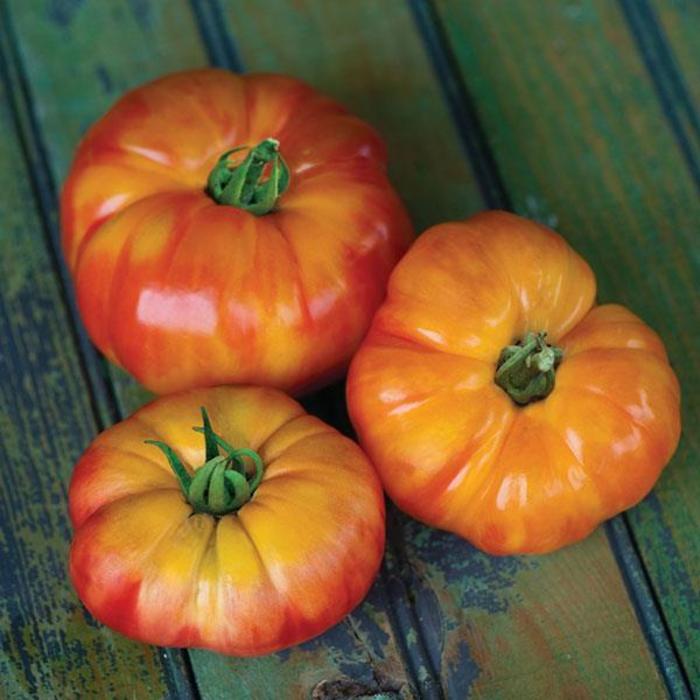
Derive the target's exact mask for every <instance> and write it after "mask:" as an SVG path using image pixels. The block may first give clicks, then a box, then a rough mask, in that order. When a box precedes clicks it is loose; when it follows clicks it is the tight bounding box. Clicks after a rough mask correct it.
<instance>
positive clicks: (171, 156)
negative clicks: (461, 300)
mask: <svg viewBox="0 0 700 700" xmlns="http://www.w3.org/2000/svg"><path fill="white" fill-rule="evenodd" d="M385 167H386V153H385V148H384V145H383V143H382V141H381V139H380V138H379V136H378V135H377V134H376V132H375V131H374V130H373V129H372V128H371V127H370V126H368V125H367V124H366V123H364V122H363V121H361V120H360V119H358V118H357V117H354V116H352V115H351V114H349V113H348V112H347V111H346V110H345V109H343V108H342V107H341V106H340V105H338V104H337V103H336V102H334V101H333V100H331V99H329V98H327V97H324V96H323V95H320V94H319V93H317V92H315V91H314V90H313V89H311V88H310V87H309V86H307V85H305V84H304V83H302V82H300V81H298V80H295V79H293V78H289V77H284V76H280V75H263V74H258V75H244V76H241V75H236V74H233V73H230V72H227V71H224V70H217V69H202V70H194V71H188V72H184V73H179V74H175V75H170V76H167V77H164V78H161V79H159V80H156V81H155V82H152V83H149V84H147V85H145V86H143V87H140V88H138V89H136V90H133V91H132V92H129V93H128V94H126V95H125V96H124V97H122V98H121V99H120V100H119V101H118V102H117V103H116V104H115V105H114V107H113V108H112V109H111V110H110V111H109V112H108V113H107V114H106V115H105V116H104V117H102V119H100V120H99V121H98V122H97V123H96V124H95V125H94V126H93V127H92V128H91V129H90V130H89V131H88V133H87V135H86V136H85V138H84V139H83V141H82V143H81V144H80V147H79V148H78V151H77V154H76V157H75V161H74V163H73V165H72V168H71V170H70V173H69V175H68V179H67V181H66V183H65V186H64V188H63V192H62V198H61V222H62V231H63V248H64V252H65V257H66V259H67V261H68V265H69V267H70V270H71V272H72V274H73V277H74V281H75V286H76V290H77V298H78V305H79V308H80V312H81V314H82V317H83V320H84V322H85V325H86V327H87V330H88V332H89V334H90V337H91V338H92V340H93V341H94V342H95V344H96V345H97V346H98V347H99V349H100V350H101V351H102V352H103V353H104V354H105V355H106V356H107V357H108V358H109V359H110V360H112V361H113V362H115V363H117V364H118V365H121V366H122V367H124V368H125V369H127V370H128V371H129V372H130V373H131V374H133V375H134V377H135V378H136V379H137V380H138V381H139V382H140V383H141V384H143V385H144V386H146V387H147V388H149V389H151V390H152V391H154V392H156V393H168V392H172V391H176V390H181V389H186V388H191V387H197V386H211V385H217V384H224V383H251V384H261V385H270V386H275V387H278V388H281V389H284V390H287V391H291V392H294V393H298V392H301V391H304V390H306V389H308V388H310V387H313V386H318V385H321V384H323V383H325V382H328V381H329V380H331V379H333V378H336V377H337V376H339V375H340V374H341V373H342V372H343V371H344V370H345V368H346V367H347V364H348V361H349V359H350V357H351V356H352V353H353V352H354V350H355V349H356V348H357V346H358V344H359V342H360V340H361V339H362V337H363V335H364V334H365V332H366V330H367V328H368V326H369V323H370V320H371V318H372V315H373V313H374V311H375V310H376V308H377V307H378V305H379V303H380V302H381V300H382V298H383V296H384V292H385V285H386V280H387V278H388V276H389V273H390V272H391V269H392V268H393V266H394V264H395V263H396V261H397V260H398V259H399V257H400V256H401V255H402V253H403V252H404V251H405V250H406V248H407V247H408V245H409V243H410V241H411V239H412V236H413V233H412V229H411V225H410V223H409V220H408V218H407V215H406V213H405V211H404V208H403V206H402V204H401V202H400V201H399V199H398V197H397V196H396V194H395V193H394V191H393V189H392V188H391V185H390V184H389V182H388V180H387V177H386V174H385Z"/></svg>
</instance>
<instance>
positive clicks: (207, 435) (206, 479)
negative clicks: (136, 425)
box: [146, 408, 263, 516]
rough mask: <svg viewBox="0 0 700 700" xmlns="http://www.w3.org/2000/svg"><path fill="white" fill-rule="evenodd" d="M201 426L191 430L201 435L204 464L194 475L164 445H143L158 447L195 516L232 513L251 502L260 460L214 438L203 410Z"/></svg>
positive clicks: (260, 469) (250, 452)
mask: <svg viewBox="0 0 700 700" xmlns="http://www.w3.org/2000/svg"><path fill="white" fill-rule="evenodd" d="M202 423H203V425H202V427H196V428H193V430H195V431H196V432H198V433H204V447H205V460H206V461H205V462H204V464H203V465H202V466H201V467H199V469H196V470H195V472H194V474H190V472H189V470H188V469H187V468H186V467H185V465H184V464H183V463H182V461H181V460H180V458H179V457H178V456H177V454H176V453H175V451H174V450H173V449H172V448H171V447H170V446H169V445H167V444H166V443H164V442H161V441H160V440H146V443H147V444H149V445H155V446H156V447H158V448H159V449H160V450H161V451H162V452H163V454H164V455H165V456H166V457H167V458H168V462H169V463H170V467H171V468H172V470H173V472H174V473H175V476H176V477H177V479H178V481H179V482H180V488H182V493H183V494H184V496H185V498H186V499H187V501H188V503H189V504H190V505H191V506H192V508H194V511H195V513H208V514H209V515H215V516H221V515H226V514H227V513H233V512H234V511H236V510H238V509H239V508H240V507H241V506H243V505H244V504H245V503H247V502H248V501H249V500H250V499H251V497H252V496H253V493H254V492H255V489H257V488H258V486H259V485H260V482H261V481H262V476H263V461H262V459H261V458H260V455H259V454H258V453H257V452H255V451H254V450H251V449H249V448H247V447H243V448H239V449H236V448H234V447H232V446H231V445H230V444H229V443H228V442H226V440H224V439H223V438H222V437H221V436H220V435H217V434H216V433H215V432H214V430H213V429H212V427H211V422H210V421H209V416H208V414H207V411H206V409H205V408H202ZM221 452H223V454H221Z"/></svg>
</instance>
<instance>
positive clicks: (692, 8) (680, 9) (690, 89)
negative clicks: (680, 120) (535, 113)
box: [649, 0, 700, 130]
mask: <svg viewBox="0 0 700 700" xmlns="http://www.w3.org/2000/svg"><path fill="white" fill-rule="evenodd" d="M649 9H650V11H651V14H652V21H654V22H655V23H656V25H657V30H656V33H657V34H661V40H662V42H663V43H665V44H666V49H667V52H668V53H669V54H670V63H671V67H672V68H673V69H675V70H676V71H677V72H678V76H679V82H680V84H681V86H682V88H683V89H684V90H685V91H686V92H687V93H688V94H689V96H690V101H691V105H690V107H691V109H692V110H693V111H694V112H695V113H696V115H697V111H698V109H700V80H699V79H698V75H700V41H698V31H700V30H698V27H700V3H698V2H696V0H653V1H652V2H650V3H649ZM696 119H697V116H696ZM695 124H697V122H695ZM693 128H694V129H695V130H697V128H698V127H697V125H695V126H694V127H693Z"/></svg>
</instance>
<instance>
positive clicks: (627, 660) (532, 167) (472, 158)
mask: <svg viewBox="0 0 700 700" xmlns="http://www.w3.org/2000/svg"><path fill="white" fill-rule="evenodd" d="M699 59H700V4H698V2H697V0H619V1H615V0H569V1H567V2H563V1H558V0H539V1H535V0H498V1H487V0H435V2H432V3H431V2H422V1H421V0H415V2H403V1H402V0H231V1H230V2H226V1H224V0H221V1H219V0H193V2H192V3H191V4H189V3H188V2H184V1H180V0H171V1H166V0H161V1H155V0H154V1H148V0H129V1H127V0H89V1H81V0H0V129H1V131H0V183H1V184H0V246H1V247H0V266H1V268H0V269H1V272H0V377H1V384H0V455H1V459H2V466H3V468H4V469H3V477H2V488H1V489H0V524H1V529H0V552H1V559H0V586H1V589H0V592H1V598H0V634H1V635H2V654H1V655H0V696H1V697H7V698H41V699H42V700H43V699H45V698H93V697H94V698H161V697H178V698H190V697H192V698H197V697H202V698H252V699H254V700H257V699H258V698H260V699H267V698H270V699H277V698H298V697H299V698H302V697H303V698H307V697H314V698H326V699H328V698H340V697H343V698H345V697H377V698H379V697H382V698H394V697H400V698H408V697H425V698H440V697H448V698H465V697H485V698H519V699H521V700H522V699H525V698H538V699H539V698H604V699H608V698H612V699H615V698H635V699H636V698H660V697H666V696H669V695H670V696H671V697H674V698H686V697H690V696H691V695H692V692H693V687H695V690H696V691H697V690H698V688H700V603H699V600H698V590H699V588H700V469H699V468H698V467H699V466H700V444H699V437H698V419H699V418H700V402H699V401H698V400H697V397H696V395H694V392H695V391H700V379H699V377H700V374H699V368H700V323H699V322H698V316H699V311H700V303H699V300H700V296H699V295H698V284H699V283H700V275H699V269H698V268H699V267H700V243H699V233H700V231H699V223H700V200H699V198H698V181H699V178H700V165H699V163H700V128H699V121H698V112H697V111H696V110H695V108H694V103H695V104H697V102H698V99H699V98H700V80H699V79H698V78H699V77H700V74H699V72H698V68H699V67H700V61H699ZM207 63H213V64H215V65H219V66H225V67H228V68H232V69H234V70H250V71H261V70H262V71H282V72H288V73H291V74H293V75H296V76H299V77H302V78H304V79H306V80H308V81H309V82H311V83H312V84H313V85H315V86H316V87H318V88H320V89H322V90H324V91H326V92H328V93H330V94H331V95H333V96H335V97H337V98H339V99H340V100H341V101H343V102H344V103H345V104H346V105H347V106H348V107H350V108H351V109H352V110H353V111H356V112H357V113H359V114H360V115H361V116H363V117H365V118H366V119H368V120H369V121H370V122H372V123H373V124H375V125H376V127H378V129H379V130H380V131H381V132H382V133H383V134H384V136H385V137H386V139H387V141H388V144H389V150H390V155H391V175H392V177H393V180H394V182H395V183H396V185H397V187H398V189H399V190H400V192H401V194H402V195H403V197H404V199H405V201H406V202H407V204H408V207H409V209H410V211H411V213H412V215H413V218H414V221H415V223H416V225H417V227H418V228H419V229H422V228H425V227H426V226H428V225H430V224H433V223H436V222H438V221H441V220H445V219H454V218H463V217H465V216H467V215H469V214H471V213H473V212H475V211H477V210H479V209H483V208H485V207H502V208H509V209H512V210H514V211H517V212H519V213H522V214H525V215H528V216H531V217H533V218H536V219H539V220H542V221H544V222H545V223H548V224H550V225H553V226H555V227H557V228H558V229H559V230H560V231H561V232H563V233H564V235H565V236H567V238H568V239H569V240H570V241H571V243H572V244H573V245H574V247H575V248H576V249H577V250H578V251H580V252H581V253H582V254H583V255H584V256H585V257H587V258H588V260H589V261H590V262H591V263H592V265H593V267H594V269H595V271H596V272H597V275H598V280H599V298H600V300H602V301H612V300H617V301H620V302H622V303H624V304H627V305H629V306H630V307H631V308H632V309H633V310H634V311H636V312H637V313H639V314H640V315H641V316H642V317H643V318H644V319H645V320H647V321H648V322H649V323H650V324H651V325H652V326H653V327H654V328H655V329H656V330H658V331H659V332H660V333H661V335H662V337H663V338H664V339H665V341H666V342H667V344H668V348H669V351H670V355H671V358H672V362H673V364H674V366H675V368H676V370H677V372H678V374H679V376H680V379H681V384H682V387H683V393H684V425H685V434H684V436H683V439H682V442H681V446H680V448H679V450H678V452H677V454H676V456H675V457H674V459H673V461H672V463H671V464H670V466H669V467H668V469H667V471H666V472H665V473H664V475H663V477H662V478H661V480H660V482H659V483H658V485H657V487H656V488H655V489H654V492H653V493H652V494H651V495H650V496H649V497H648V498H647V499H646V500H645V501H644V502H643V503H641V504H640V505H639V506H637V507H636V508H634V509H633V510H631V511H629V512H628V513H626V514H625V515H623V516H621V517H618V518H616V519H615V520H613V521H612V522H610V523H609V524H608V525H606V526H605V527H602V528H600V529H599V530H598V531H597V532H596V533H595V534H594V535H593V536H591V537H590V538H588V539H587V540H586V541H585V542H582V543H581V544H579V545H576V546H573V547H569V548H567V549H565V550H564V551H560V552H557V553H556V554H553V555H549V556H546V557H517V558H513V557H511V558H500V559H499V558H492V557H488V556H486V555H484V554H481V553H480V552H478V551H475V550H474V549H473V548H471V547H470V546H469V545H467V544H466V543H464V542H462V541H460V540H459V539H457V538H455V537H453V536H451V535H447V534H445V533H442V532H437V531H435V530H431V529H429V528H426V527H423V526H422V525H419V524H418V523H416V522H414V521H412V520H411V519H409V518H407V517H405V516H403V515H401V514H399V513H398V512H396V510H392V509H390V513H389V525H388V527H389V542H388V547H387V554H386V560H385V563H384V565H383V568H382V571H381V575H380V577H379V579H378V580H377V582H376V584H375V585H374V588H373V589H372V591H371V593H370V595H369V597H368V598H367V600H366V601H365V602H364V603H363V604H362V605H361V606H360V607H359V608H358V609H357V610H356V611H355V612H354V613H353V614H352V615H351V616H349V617H348V618H347V619H346V620H345V621H343V622H342V623H340V624H339V625H338V626H337V627H335V628H333V629H332V630H331V631H330V632H328V633H327V634H325V635H324V636H323V637H321V638H319V639H316V640H314V641H312V642H309V643H307V644H305V645H303V646H301V647H299V648H295V649H292V650H290V651H287V652H284V653H280V654H276V655H273V656H268V657H265V658H261V659H243V660H241V659H232V658H225V657H223V656H219V655H216V654H213V653H209V652H203V651H190V652H186V651H181V650H177V649H156V648H152V647H148V646H144V645H140V644H136V643H134V642H131V641H129V640H127V639H124V638H122V637H120V636H119V635H117V634H113V633H111V632H110V631H109V630H108V629H106V628H104V627H102V626H101V625H98V624H97V623H95V622H94V620H92V619H91V618H90V616H89V615H88V614H87V613H86V612H85V611H84V610H83V608H82V607H81V605H80V603H79V601H78V600H77V598H76V596H75V594H74V593H73V591H72V589H71V587H70V584H69V582H68V578H67V575H66V552H67V547H68V542H69V539H70V536H71V533H70V526H69V522H68V518H67V513H66V488H67V482H68V479H69V476H70V472H71V467H72V464H73V463H74V461H75V459H76V458H77V456H78V455H79V454H80V452H81V450H82V449H83V448H84V447H85V446H86V445H87V443H88V442H89V441H90V439H91V438H92V437H93V436H94V435H95V434H96V433H97V432H98V431H99V430H101V429H102V428H104V427H105V426H107V425H109V424H111V423H113V422H114V421H117V420H119V419H120V418H121V417H122V416H124V415H126V414H128V413H129V412H130V411H131V410H132V409H134V408H135V407H136V406H137V405H139V404H140V403H142V402H143V401H144V400H145V398H146V396H145V393H144V392H143V391H142V390H141V389H140V388H139V387H138V386H136V385H135V384H134V382H133V381H131V380H130V379H129V378H127V377H126V376H125V375H123V374H121V373H120V372H118V371H117V370H115V369H114V368H113V367H109V366H107V365H106V364H105V363H104V361H103V360H102V359H101V358H100V357H99V356H98V355H97V354H96V353H95V351H94V349H93V348H92V347H91V345H90V343H89V341H88V340H87V338H86V336H85V332H84V330H83V328H82V326H81V324H80V322H79V320H78V317H77V314H76V308H75V303H74V298H73V291H72V288H71V284H70V281H69V278H68V276H67V273H66V269H65V266H64V264H63V261H62V259H61V254H60V250H59V246H58V243H57V241H58V224H57V215H56V202H57V192H58V189H59V186H60V183H61V181H62V179H63V177H64V176H65V173H66V171H67V168H68V166H69V163H70V160H71V155H72V153H73V150H74V148H75V146H76V144H77V142H78V139H79V138H80V135H81V133H83V131H84V130H85V129H86V127H87V126H88V125H89V124H90V123H91V122H92V121H93V120H94V119H95V118H96V117H98V116H99V115H100V114H101V113H102V112H103V111H104V110H105V109H106V108H107V107H108V105H110V103H112V102H113V101H114V100H115V99H116V98H117V97H118V96H119V95H120V93H121V92H122V91H124V90H125V89H127V88H129V87H130V86H133V85H135V84H138V83H141V82H143V81H145V80H146V79H148V78H151V77H154V76H157V75H160V74H162V73H166V72H169V71H173V70H177V69H182V68H186V67H192V66H200V65H204V64H207ZM340 396H341V394H340V393H339V391H338V389H337V388H336V389H331V390H328V391H326V392H323V393H321V394H320V395H318V396H316V397H312V398H310V399H309V400H308V401H307V405H308V406H310V407H311V408H312V409H314V410H319V411H321V412H323V414H324V415H325V416H327V417H328V416H330V418H331V419H332V420H335V421H336V423H341V424H342V422H343V412H342V400H341V398H340Z"/></svg>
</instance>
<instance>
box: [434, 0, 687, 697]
mask: <svg viewBox="0 0 700 700" xmlns="http://www.w3.org/2000/svg"><path fill="white" fill-rule="evenodd" d="M438 7H439V9H440V13H441V16H442V20H443V23H444V27H445V28H446V30H447V33H448V35H449V37H450V39H451V43H452V49H453V50H454V52H455V55H456V58H457V61H458V64H459V66H460V68H461V74H462V78H463V80H464V81H465V82H466V83H467V84H468V86H469V89H470V91H471V93H472V95H473V96H474V98H475V101H476V104H477V105H478V108H479V113H480V116H481V119H482V123H483V124H484V128H485V131H486V133H487V134H488V137H489V141H490V143H491V146H492V148H493V151H494V153H495V156H496V161H497V163H498V165H499V168H500V169H501V172H502V173H503V177H504V181H505V183H506V187H507V188H508V190H509V192H510V193H511V195H512V197H513V201H514V202H515V206H516V208H517V209H518V210H519V211H521V212H524V213H530V214H537V215H538V216H539V217H540V218H542V219H544V220H545V221H548V222H550V223H553V224H555V225H557V226H558V228H559V229H560V230H561V231H562V232H563V233H564V234H565V235H566V236H567V238H568V239H569V240H570V241H571V242H572V244H573V245H574V246H575V247H576V248H577V249H578V250H579V251H580V252H581V253H582V254H583V255H585V256H586V257H587V258H588V260H589V261H590V262H591V264H592V265H593V268H594V269H595V270H596V273H597V275H598V282H599V299H600V300H601V301H612V300H616V301H619V302H621V303H623V304H626V305H628V306H630V307H631V308H632V309H633V310H634V311H635V312H636V313H638V314H640V315H641V316H642V317H643V318H644V319H645V320H646V321H647V322H649V323H650V324H651V325H652V327H654V328H655V329H656V330H657V331H658V332H659V333H660V334H661V336H662V337H663V338H664V340H665V341H666V343H667V347H668V350H669V353H670V357H671V361H672V363H673V365H674V367H675V369H676V371H677V373H678V375H679V378H680V380H681V385H682V388H683V396H684V400H683V413H684V424H685V428H686V429H685V431H684V435H683V438H682V441H681V445H680V447H679V450H678V453H677V454H676V456H675V457H674V459H673V460H672V462H671V464H670V465H669V467H668V469H667V470H666V471H665V473H664V475H663V476H662V478H661V480H660V482H659V484H658V485H657V487H656V489H655V490H654V492H653V493H652V495H651V496H649V498H647V499H646V500H645V501H644V502H643V503H642V504H641V505H639V506H638V507H637V508H635V509H633V510H632V511H630V513H629V515H628V516H627V517H628V521H629V523H630V524H631V526H632V531H633V536H634V539H635V540H636V543H637V545H638V547H639V551H640V553H641V556H642V559H643V562H644V564H645V566H646V568H647V571H648V573H649V576H650V578H651V582H652V585H653V588H654V591H655V594H656V595H657V596H658V599H659V601H660V603H661V606H662V610H663V613H664V616H665V619H666V622H667V624H668V626H669V628H670V630H671V632H672V634H673V640H674V643H675V645H676V647H677V649H678V651H679V653H680V655H681V657H682V661H683V664H684V667H685V669H686V671H687V673H688V675H689V677H690V681H691V683H693V684H695V685H697V684H699V683H700V666H699V663H700V618H699V615H700V605H698V600H699V597H698V596H699V591H700V536H699V534H700V473H699V472H698V470H697V464H698V459H699V457H700V451H699V450H700V444H699V443H698V436H697V434H696V433H697V431H695V430H694V426H696V425H697V424H698V418H699V417H700V406H699V404H698V401H697V398H696V395H697V392H698V387H699V386H700V378H699V375H698V371H699V370H698V368H699V367H700V343H699V341H700V327H699V326H698V324H697V321H696V320H695V319H697V315H698V308H699V306H700V298H699V297H698V295H697V285H698V279H699V278H700V268H699V264H700V259H699V257H698V237H697V236H698V220H699V219H700V200H698V197H697V193H696V191H695V186H694V183H693V181H692V178H691V173H690V171H689V169H688V167H687V162H686V161H685V159H684V156H683V154H682V153H681V150H680V148H679V144H678V141H677V138H676V135H675V133H674V131H673V129H672V128H671V125H670V124H669V122H668V119H667V115H666V114H665V113H664V110H663V108H662V105H661V104H660V103H659V101H658V99H657V95H656V92H655V88H654V85H653V84H652V82H651V80H650V77H649V73H648V71H647V68H646V67H645V65H644V62H643V60H642V57H641V56H640V54H639V53H638V50H637V47H636V46H635V43H634V40H633V37H632V34H631V32H630V30H629V27H628V26H627V24H626V22H625V18H624V16H623V14H622V12H621V10H620V9H619V7H618V6H617V5H616V4H614V3H608V2H604V1H600V2H597V1H590V2H585V3H579V4H575V5H573V4H566V5H562V4H555V3H552V4H549V3H544V4H540V5H537V6H536V7H535V6H533V4H532V3H529V2H526V1H520V0H513V1H512V2H509V3H507V8H506V4H505V3H469V4H466V3H459V2H453V1H451V0H444V1H443V0H440V1H439V2H438Z"/></svg>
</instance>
